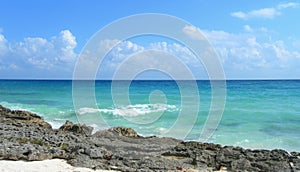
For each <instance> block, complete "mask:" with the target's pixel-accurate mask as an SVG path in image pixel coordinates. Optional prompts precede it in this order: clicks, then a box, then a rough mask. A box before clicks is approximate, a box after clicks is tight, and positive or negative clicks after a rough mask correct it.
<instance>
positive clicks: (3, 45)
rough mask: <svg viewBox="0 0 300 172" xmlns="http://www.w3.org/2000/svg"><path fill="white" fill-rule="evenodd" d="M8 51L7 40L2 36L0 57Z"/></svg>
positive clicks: (0, 36)
mask: <svg viewBox="0 0 300 172" xmlns="http://www.w3.org/2000/svg"><path fill="white" fill-rule="evenodd" d="M0 33H1V32H0ZM7 51H8V47H7V40H6V39H5V37H4V35H2V34H0V57H1V56H3V55H4V54H6V53H7Z"/></svg>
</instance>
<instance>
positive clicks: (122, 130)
mask: <svg viewBox="0 0 300 172" xmlns="http://www.w3.org/2000/svg"><path fill="white" fill-rule="evenodd" d="M112 130H113V131H115V132H117V133H119V135H122V136H125V137H139V135H138V134H137V133H136V131H134V130H133V129H132V128H126V127H115V128H112Z"/></svg>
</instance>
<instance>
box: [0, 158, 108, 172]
mask: <svg viewBox="0 0 300 172" xmlns="http://www.w3.org/2000/svg"><path fill="white" fill-rule="evenodd" d="M0 171H1V172H40V171H44V172H48V171H49V172H50V171H51V172H106V171H111V170H92V169H89V168H82V167H73V166H71V165H70V164H68V163H67V162H66V161H65V160H62V159H51V160H44V161H30V162H29V161H9V160H1V161H0Z"/></svg>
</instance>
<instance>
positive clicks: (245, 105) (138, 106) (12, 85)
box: [0, 80, 300, 151]
mask: <svg viewBox="0 0 300 172" xmlns="http://www.w3.org/2000/svg"><path fill="white" fill-rule="evenodd" d="M186 82H188V81H186ZM197 84H198V89H199V90H198V91H199V93H200V106H199V108H200V110H199V112H198V114H192V112H193V111H192V109H191V110H190V112H191V113H189V111H188V112H187V113H185V114H183V115H185V116H184V119H187V121H189V120H193V119H194V118H193V115H196V117H197V118H196V119H195V120H196V121H195V123H194V124H193V126H192V127H193V129H192V130H191V131H190V132H189V133H188V135H187V137H186V138H185V140H197V139H199V135H200V133H201V130H202V127H203V125H204V122H205V120H206V117H207V114H208V112H209V109H210V103H211V86H210V82H209V81H197ZM226 84H227V96H226V105H225V109H224V113H223V116H222V119H221V122H220V124H219V126H218V128H217V130H216V131H215V132H214V134H213V135H212V137H210V138H209V140H208V142H213V143H220V144H223V145H236V146H242V147H245V148H264V149H274V148H281V149H285V150H288V151H300V81H298V80H278V81H271V80H268V81H227V83H226ZM119 85H120V87H122V82H121V81H120V83H119ZM128 89H129V93H130V94H129V98H130V100H131V105H124V106H122V105H116V104H114V102H113V98H112V95H111V81H96V83H95V95H96V101H97V107H98V108H97V109H95V108H90V107H86V108H81V109H79V110H77V115H78V116H76V113H75V111H74V106H73V100H72V81H39V80H34V81H30V80H1V81H0V104H1V105H3V106H6V107H9V108H12V109H23V110H28V111H31V112H35V113H37V114H39V115H42V116H43V117H44V118H45V119H46V121H48V122H49V123H51V124H52V125H53V127H56V128H57V127H59V126H60V125H62V124H63V123H64V122H65V120H66V119H68V120H72V121H73V122H78V120H79V121H81V122H82V121H90V122H89V125H92V126H93V127H95V128H96V129H103V128H107V127H108V126H127V127H132V128H134V129H135V130H137V131H138V132H139V133H140V134H142V135H145V136H149V135H158V136H164V133H166V132H167V131H168V129H170V128H171V127H172V126H173V124H174V123H182V124H181V125H180V127H177V128H175V130H178V131H182V130H185V129H186V128H187V127H189V126H188V125H190V124H189V123H186V121H177V119H178V114H179V113H180V112H181V110H182V106H183V104H182V100H183V99H184V98H185V100H186V99H188V100H190V101H187V102H185V103H184V104H185V105H189V106H191V107H192V105H193V104H194V98H195V97H194V96H193V95H191V94H185V95H182V94H183V92H184V91H183V90H181V89H186V90H187V92H189V89H190V88H189V86H188V84H187V86H186V87H184V88H181V89H180V88H179V87H178V86H177V84H176V82H174V81H133V82H132V83H131V85H130V87H129V88H128ZM155 90H156V91H157V90H159V92H158V93H161V92H163V93H164V95H165V99H166V102H160V100H158V103H153V102H149V95H151V93H153V91H155ZM118 94H120V95H117V97H118V96H119V97H121V94H122V92H121V93H118ZM162 99H163V97H162ZM99 114H100V115H99ZM99 118H101V119H104V121H105V122H106V124H107V125H101V124H98V123H97V120H98V119H99ZM171 136H173V137H176V136H177V135H176V133H174V134H173V135H171Z"/></svg>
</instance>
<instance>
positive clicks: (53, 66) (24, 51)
mask: <svg viewBox="0 0 300 172" xmlns="http://www.w3.org/2000/svg"><path fill="white" fill-rule="evenodd" d="M76 45H77V43H76V38H75V37H74V36H73V35H72V33H71V32H70V31H69V30H63V31H61V32H60V33H59V34H58V35H57V36H53V37H52V38H50V39H45V38H41V37H28V38H25V39H24V40H23V41H21V42H16V43H10V42H8V41H7V40H6V39H5V38H4V36H3V35H1V34H0V59H1V61H0V62H1V65H2V70H3V69H6V70H8V69H18V70H19V71H20V75H22V72H24V75H26V73H27V72H28V73H33V74H39V76H41V77H42V75H43V74H44V75H45V77H47V75H48V73H49V72H52V73H53V74H54V73H56V75H57V77H59V76H60V75H61V76H64V74H63V73H65V72H68V75H69V76H71V73H72V72H73V66H74V64H75V61H76V57H77V54H76V53H75V52H74V49H75V47H76ZM4 50H6V51H4ZM3 52H5V54H4V53H3ZM3 66H4V67H3Z"/></svg>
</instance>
